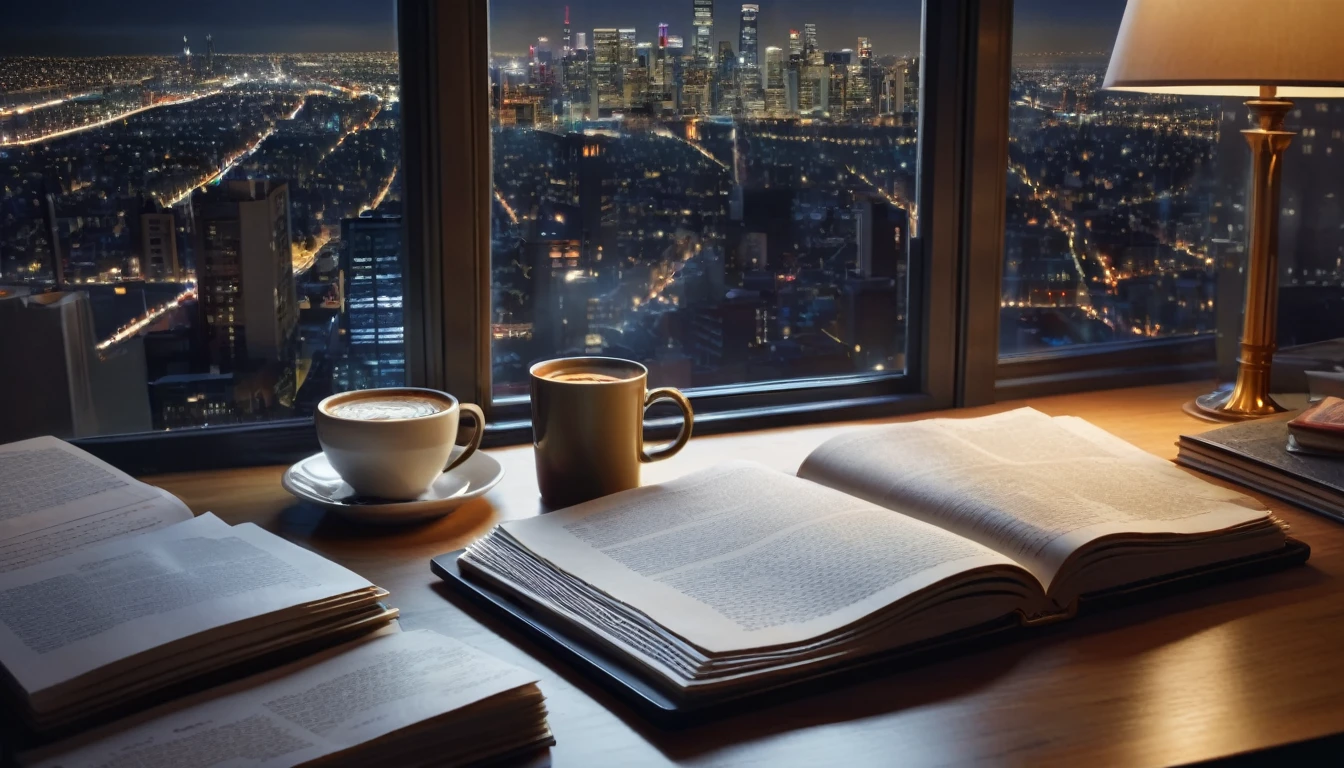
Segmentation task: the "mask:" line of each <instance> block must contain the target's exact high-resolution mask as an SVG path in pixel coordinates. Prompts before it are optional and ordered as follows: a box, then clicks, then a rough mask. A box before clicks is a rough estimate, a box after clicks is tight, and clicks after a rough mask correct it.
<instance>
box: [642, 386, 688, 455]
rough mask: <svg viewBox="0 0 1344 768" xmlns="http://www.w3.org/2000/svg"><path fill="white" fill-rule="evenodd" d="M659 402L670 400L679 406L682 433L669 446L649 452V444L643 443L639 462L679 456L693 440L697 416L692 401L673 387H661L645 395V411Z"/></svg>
mask: <svg viewBox="0 0 1344 768" xmlns="http://www.w3.org/2000/svg"><path fill="white" fill-rule="evenodd" d="M659 400H670V401H672V402H674V403H676V404H677V407H678V408H680V409H681V416H682V422H681V431H680V432H678V433H677V439H676V440H673V441H672V442H670V443H668V444H667V445H664V446H660V447H657V448H654V449H653V450H649V447H648V444H647V443H643V442H642V441H641V445H640V449H639V460H640V461H643V462H650V461H662V460H663V459H670V458H672V457H673V456H676V455H677V452H678V451H680V450H681V449H682V448H685V447H686V441H687V440H690V439H691V425H692V424H693V423H694V421H695V415H694V414H693V413H692V412H691V401H690V400H687V399H686V396H685V395H683V394H681V392H680V391H678V390H676V389H673V388H672V387H660V388H659V389H653V390H649V393H648V394H646V395H644V410H646V411H647V410H648V409H649V406H651V405H653V404H654V403H656V402H658V401H659Z"/></svg>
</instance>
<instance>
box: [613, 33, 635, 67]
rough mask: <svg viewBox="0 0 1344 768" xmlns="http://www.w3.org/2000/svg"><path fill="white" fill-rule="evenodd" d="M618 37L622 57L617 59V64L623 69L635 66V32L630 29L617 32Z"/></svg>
mask: <svg viewBox="0 0 1344 768" xmlns="http://www.w3.org/2000/svg"><path fill="white" fill-rule="evenodd" d="M617 37H618V39H619V41H620V55H619V56H618V57H617V63H619V64H620V66H622V67H633V66H635V45H636V43H635V30H633V29H628V28H627V29H620V30H617Z"/></svg>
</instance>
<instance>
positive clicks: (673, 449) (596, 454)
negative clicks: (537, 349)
mask: <svg viewBox="0 0 1344 768" xmlns="http://www.w3.org/2000/svg"><path fill="white" fill-rule="evenodd" d="M530 372H531V374H532V445H533V448H535V453H536V460H537V484H538V486H539V487H540V489H541V498H542V500H543V501H544V502H546V504H547V505H548V506H550V507H552V508H558V507H566V506H569V505H571V504H578V503H579V502H582V501H588V500H589V499H595V498H597V497H599V496H605V495H607V494H609V493H616V492H617V491H624V490H628V489H630V488H637V487H639V469H640V465H641V464H642V463H644V462H650V461H660V460H662V459H666V458H670V457H672V456H674V455H676V453H677V452H678V451H680V450H681V449H682V448H683V447H684V446H685V445H686V441H687V440H690V439H691V425H692V421H693V419H694V415H693V414H692V412H691V403H690V401H689V400H687V399H686V396H685V395H683V394H682V393H681V392H678V391H677V390H675V389H672V388H670V387H665V388H662V389H654V390H649V389H647V385H648V378H649V371H648V369H647V368H645V367H644V366H642V365H640V364H639V363H636V362H633V361H630V360H620V359H617V358H612V357H570V358H564V359H561V360H548V361H546V362H544V363H537V364H536V365H534V366H532V368H531V371H530ZM659 400H668V401H671V402H673V403H676V404H677V406H678V407H680V408H681V413H682V416H683V418H684V422H683V424H682V427H681V432H680V433H679V434H678V435H677V438H676V439H675V440H673V441H672V442H671V443H669V444H667V445H665V446H660V447H652V448H651V447H649V446H646V445H645V443H644V410H645V409H646V408H648V407H649V406H651V405H653V404H654V403H655V402H658V401H659Z"/></svg>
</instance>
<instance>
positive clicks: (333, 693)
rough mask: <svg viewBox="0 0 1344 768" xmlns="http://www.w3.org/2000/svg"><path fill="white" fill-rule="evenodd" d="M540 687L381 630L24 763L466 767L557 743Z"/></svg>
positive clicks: (509, 670) (458, 652) (517, 674)
mask: <svg viewBox="0 0 1344 768" xmlns="http://www.w3.org/2000/svg"><path fill="white" fill-rule="evenodd" d="M535 683H536V678H535V676H533V675H530V674H528V673H527V672H524V671H523V670H521V669H518V668H516V667H513V666H510V665H508V664H505V663H504V662H501V661H499V660H497V659H494V658H491V657H490V656H487V655H485V654H483V653H481V652H480V651H476V650H473V649H472V648H469V647H467V646H466V645H463V644H462V643H460V642H458V641H456V640H452V639H449V638H447V637H443V636H442V635H438V634H435V633H434V632H430V631H428V630H421V631H417V632H406V633H401V632H395V631H388V632H384V633H379V636H375V637H371V638H368V639H365V640H362V641H357V642H354V643H351V644H348V645H345V646H341V647H338V648H334V649H331V650H329V651H326V652H323V653H321V654H318V655H315V656H312V657H310V658H306V659H304V660H302V661H299V662H296V663H293V664H290V665H288V666H285V667H281V668H279V669H275V670H272V671H270V672H265V673H261V674H258V675H254V676H252V677H249V678H246V679H244V680H241V681H239V682H236V683H232V684H230V685H226V686H223V687H221V688H218V689H215V690H211V691H206V692H204V693H202V694H199V695H197V696H193V697H190V698H187V699H184V700H181V701H177V702H173V703H171V704H165V705H163V706H160V707H158V708H156V709H153V710H150V711H148V712H145V713H142V714H140V715H138V716H134V717H131V718H127V719H126V720H123V721H121V722H118V723H115V724H112V725H110V726H107V727H104V728H100V729H97V730H94V731H92V732H89V733H86V734H84V735H82V736H80V737H78V738H76V739H72V740H70V741H67V742H65V743H62V744H59V745H57V746H56V747H54V748H48V749H43V750H39V751H36V752H33V753H30V754H28V755H26V756H25V759H24V763H25V765H28V766H30V768H102V767H103V766H123V765H125V766H132V765H134V766H151V765H153V766H190V765H221V764H229V765H235V764H236V765H243V764H246V765H249V766H254V768H288V767H289V766H294V765H303V764H307V763H314V762H316V763H318V764H320V765H322V766H324V768H333V767H337V766H350V767H351V768H359V767H360V766H371V765H389V766H391V765H395V766H421V765H423V766H429V765H467V764H471V763H478V762H486V761H489V762H495V761H498V760H502V759H504V758H508V757H510V756H514V755H522V754H528V753H531V752H533V751H535V750H538V749H540V748H543V747H545V746H547V745H550V744H553V743H554V741H555V740H554V738H553V737H552V736H551V731H550V728H549V727H548V726H547V725H546V708H545V705H544V704H543V703H542V695H541V692H540V691H539V690H537V686H536V684H535Z"/></svg>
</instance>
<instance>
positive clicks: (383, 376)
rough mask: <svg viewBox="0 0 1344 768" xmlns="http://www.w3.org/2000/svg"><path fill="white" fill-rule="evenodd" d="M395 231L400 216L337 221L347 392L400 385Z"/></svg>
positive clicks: (401, 334) (401, 330)
mask: <svg viewBox="0 0 1344 768" xmlns="http://www.w3.org/2000/svg"><path fill="white" fill-rule="evenodd" d="M401 231H402V229H401V217H400V216H377V217H360V218H357V219H343V220H342V221H341V248H342V253H341V271H342V272H343V273H344V277H345V306H346V311H345V316H344V317H343V318H342V321H343V322H342V325H343V326H344V329H345V331H346V338H347V339H348V340H349V344H350V362H351V364H352V366H351V367H352V377H351V381H350V384H351V385H352V386H358V387H397V386H402V385H404V384H405V383H406V346H405V320H404V318H403V315H402V280H401V276H402V267H401V247H402V246H401V242H402V238H401Z"/></svg>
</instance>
